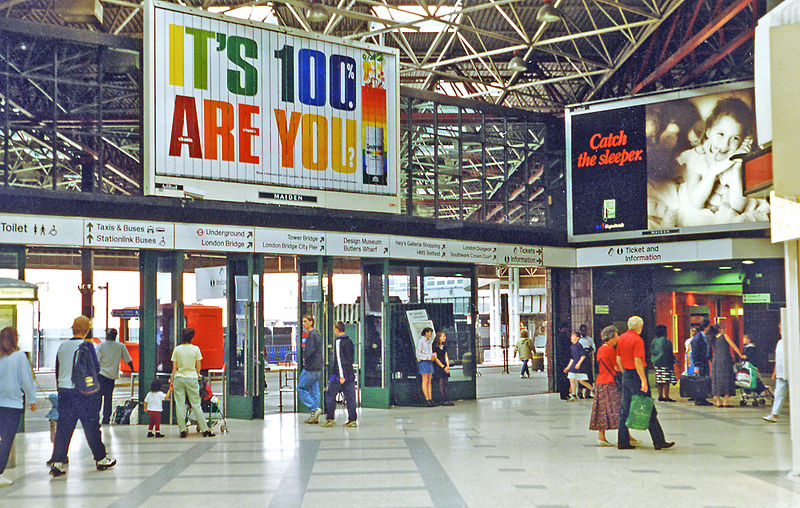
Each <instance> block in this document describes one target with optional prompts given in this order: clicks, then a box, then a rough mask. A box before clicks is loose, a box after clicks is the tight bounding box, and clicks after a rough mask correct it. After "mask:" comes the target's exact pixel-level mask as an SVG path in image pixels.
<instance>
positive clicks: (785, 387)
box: [761, 325, 789, 423]
mask: <svg viewBox="0 0 800 508" xmlns="http://www.w3.org/2000/svg"><path fill="white" fill-rule="evenodd" d="M780 333H781V325H778V336H779V337H780ZM788 378H789V372H788V369H787V368H786V355H785V351H784V350H783V338H779V339H778V343H777V344H775V370H773V371H772V379H774V380H775V400H774V401H772V411H771V412H770V414H769V415H767V416H762V417H761V418H762V419H763V420H764V421H765V422H770V423H775V422H777V421H778V415H779V414H780V412H781V407H782V406H783V403H784V401H786V394H787V393H788V392H789V380H788Z"/></svg>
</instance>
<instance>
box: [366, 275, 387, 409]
mask: <svg viewBox="0 0 800 508" xmlns="http://www.w3.org/2000/svg"><path fill="white" fill-rule="evenodd" d="M388 272H389V262H388V260H383V261H377V262H376V261H362V263H361V291H362V295H361V314H362V315H361V323H362V324H363V325H362V326H361V340H360V342H361V358H362V362H363V365H362V367H361V377H360V379H359V384H360V385H361V406H362V407H377V408H388V407H389V400H390V394H389V371H388V368H387V367H388V358H389V354H390V351H389V344H388V341H387V340H386V337H387V333H386V330H387V329H388V328H387V327H388V319H386V309H387V308H388V303H389V284H388V281H387V274H388Z"/></svg>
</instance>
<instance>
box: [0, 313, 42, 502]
mask: <svg viewBox="0 0 800 508" xmlns="http://www.w3.org/2000/svg"><path fill="white" fill-rule="evenodd" d="M17 341H18V338H17V330H15V329H14V328H11V327H10V326H9V327H7V328H3V329H2V330H0V487H8V486H9V485H11V484H12V483H14V482H13V481H12V480H11V479H9V478H7V477H5V476H4V475H3V473H4V472H5V470H6V465H7V464H8V456H9V454H10V453H11V445H12V444H14V436H15V435H16V433H17V427H18V426H19V419H20V417H21V416H22V412H23V411H24V410H25V400H27V401H28V402H29V403H30V405H31V411H36V387H35V385H34V384H33V372H32V371H31V364H30V363H28V357H27V356H25V353H23V352H22V351H20V350H19V346H18V345H17ZM23 395H24V396H25V399H23Z"/></svg>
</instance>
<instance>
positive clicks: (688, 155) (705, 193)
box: [568, 88, 769, 237]
mask: <svg viewBox="0 0 800 508" xmlns="http://www.w3.org/2000/svg"><path fill="white" fill-rule="evenodd" d="M604 106H605V107H603V108H601V110H599V111H592V110H591V108H589V110H588V111H587V112H573V113H572V115H571V118H570V120H571V129H570V130H569V132H568V134H569V135H570V142H571V150H570V151H571V158H570V159H571V160H570V164H571V168H570V169H571V192H572V217H573V220H572V226H573V235H587V234H594V233H608V232H616V231H619V232H624V231H628V232H631V231H641V232H642V233H641V234H650V233H652V234H661V233H664V232H668V233H677V232H691V231H700V230H703V231H716V230H719V229H725V228H728V229H733V228H731V227H730V225H739V226H738V227H737V228H738V229H742V228H746V227H747V226H746V224H751V227H763V226H764V225H765V224H766V223H768V222H769V203H768V202H767V201H766V200H764V199H760V198H754V197H748V196H745V195H744V194H743V188H742V171H743V165H742V162H741V160H740V157H741V156H742V155H745V154H748V153H750V152H752V151H754V150H755V149H756V148H757V143H756V139H755V115H754V108H753V90H752V88H744V89H733V90H726V91H721V92H715V93H705V94H703V93H699V94H697V95H694V96H690V97H681V98H674V95H673V98H671V99H670V98H668V97H663V96H662V97H660V98H659V97H656V98H650V99H649V101H639V103H638V104H635V105H631V106H627V107H626V106H624V105H619V106H617V107H610V106H609V105H604ZM687 228H693V229H688V230H687ZM627 236H629V237H630V236H631V235H627Z"/></svg>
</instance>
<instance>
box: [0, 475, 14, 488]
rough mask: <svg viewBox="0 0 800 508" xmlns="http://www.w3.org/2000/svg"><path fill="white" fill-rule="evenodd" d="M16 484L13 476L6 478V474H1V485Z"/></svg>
mask: <svg viewBox="0 0 800 508" xmlns="http://www.w3.org/2000/svg"><path fill="white" fill-rule="evenodd" d="M13 484H14V480H12V479H11V478H6V477H5V476H3V475H1V474H0V487H8V486H11V485H13Z"/></svg>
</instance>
